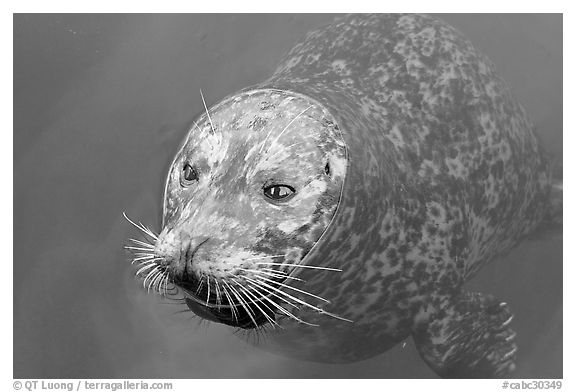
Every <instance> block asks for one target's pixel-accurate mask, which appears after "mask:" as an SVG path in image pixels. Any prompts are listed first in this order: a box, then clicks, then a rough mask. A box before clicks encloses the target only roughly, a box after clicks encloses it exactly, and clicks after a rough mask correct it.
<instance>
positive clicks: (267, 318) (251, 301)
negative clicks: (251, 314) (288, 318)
mask: <svg viewBox="0 0 576 392" xmlns="http://www.w3.org/2000/svg"><path fill="white" fill-rule="evenodd" d="M232 281H233V282H234V283H236V284H237V287H238V290H240V291H241V292H243V293H244V294H245V295H246V298H247V299H248V301H249V302H250V303H252V304H254V306H256V308H257V309H258V310H259V311H260V313H262V314H263V315H264V317H265V318H266V320H268V321H269V322H270V324H271V325H272V326H273V327H274V326H277V325H278V323H276V320H274V319H273V318H271V317H270V316H269V315H268V313H266V312H265V311H264V310H262V308H260V306H259V305H258V302H260V301H261V298H257V297H256V296H254V294H252V293H251V292H250V291H249V290H246V289H245V288H244V287H243V286H242V285H241V284H240V283H239V282H238V281H236V280H235V279H234V278H232ZM248 297H251V298H255V299H256V300H254V299H252V300H250V299H249V298H248ZM262 305H263V306H266V308H267V309H268V310H269V311H270V312H272V313H274V311H273V310H272V309H270V308H269V307H268V305H266V304H265V303H263V302H262ZM274 328H275V327H274Z"/></svg>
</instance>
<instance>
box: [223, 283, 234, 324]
mask: <svg viewBox="0 0 576 392" xmlns="http://www.w3.org/2000/svg"><path fill="white" fill-rule="evenodd" d="M223 283H224V285H223V286H222V290H224V295H225V296H226V298H227V299H228V303H229V304H230V309H232V318H234V321H236V322H238V316H237V315H236V305H235V304H234V301H232V298H230V294H228V290H226V286H227V285H228V283H226V281H224V282H223Z"/></svg>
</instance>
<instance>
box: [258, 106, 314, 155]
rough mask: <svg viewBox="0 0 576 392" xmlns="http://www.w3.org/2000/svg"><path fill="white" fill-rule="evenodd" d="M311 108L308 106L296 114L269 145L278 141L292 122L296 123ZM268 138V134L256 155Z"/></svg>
mask: <svg viewBox="0 0 576 392" xmlns="http://www.w3.org/2000/svg"><path fill="white" fill-rule="evenodd" d="M312 106H313V105H310V106H308V107H307V108H306V109H304V110H302V111H301V112H300V113H298V114H297V115H296V117H294V118H293V119H292V120H291V121H290V122H289V123H288V125H286V126H285V127H284V129H283V130H282V132H280V133H279V134H278V136H276V138H274V140H272V143H271V144H272V145H273V144H274V143H275V142H276V141H277V140H278V139H280V136H282V134H283V133H284V132H285V131H286V130H287V129H288V127H289V126H290V125H292V123H293V122H294V121H296V120H297V119H298V118H299V117H300V116H301V115H303V114H304V113H306V111H307V110H308V109H310V108H311V107H312ZM269 136H270V133H268V135H267V136H266V139H264V143H262V145H261V146H260V151H258V154H260V153H261V152H262V147H264V145H265V144H266V142H267V141H268V137H269Z"/></svg>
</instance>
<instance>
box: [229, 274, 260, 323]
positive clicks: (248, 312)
mask: <svg viewBox="0 0 576 392" xmlns="http://www.w3.org/2000/svg"><path fill="white" fill-rule="evenodd" d="M228 287H229V288H230V291H232V294H233V295H234V296H235V297H236V299H238V302H240V306H242V307H243V308H244V310H246V313H247V314H248V317H250V320H252V323H253V324H254V327H256V328H258V323H257V322H256V320H255V319H254V317H253V311H252V309H250V306H248V304H247V303H246V301H244V300H243V299H242V297H241V296H240V294H238V292H237V291H236V289H235V288H234V286H232V285H230V284H229V285H228Z"/></svg>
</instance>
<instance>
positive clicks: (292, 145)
mask: <svg viewBox="0 0 576 392" xmlns="http://www.w3.org/2000/svg"><path fill="white" fill-rule="evenodd" d="M299 144H304V142H298V143H292V144H290V145H289V146H286V147H284V148H282V149H281V150H280V151H277V152H275V153H274V154H272V155H270V156H267V157H266V160H267V161H269V160H271V159H272V158H274V157H275V156H276V155H278V154H280V153H281V152H283V151H286V150H288V149H289V148H291V147H294V146H297V145H299Z"/></svg>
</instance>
